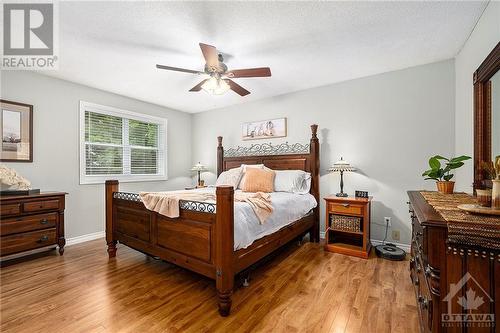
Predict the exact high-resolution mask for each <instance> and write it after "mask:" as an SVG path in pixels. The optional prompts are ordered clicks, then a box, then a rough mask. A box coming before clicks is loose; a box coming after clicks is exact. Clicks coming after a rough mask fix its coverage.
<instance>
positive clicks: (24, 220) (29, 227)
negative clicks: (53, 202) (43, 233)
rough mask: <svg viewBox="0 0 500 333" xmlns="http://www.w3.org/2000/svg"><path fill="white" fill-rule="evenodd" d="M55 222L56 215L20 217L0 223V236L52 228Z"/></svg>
mask: <svg viewBox="0 0 500 333" xmlns="http://www.w3.org/2000/svg"><path fill="white" fill-rule="evenodd" d="M56 222H57V213H48V214H39V215H29V216H22V217H18V218H11V219H5V220H2V221H1V226H0V234H1V235H2V236H5V235H11V234H17V233H20V232H26V231H33V230H40V229H47V228H54V227H55V226H56Z"/></svg>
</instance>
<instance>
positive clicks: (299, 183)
mask: <svg viewBox="0 0 500 333" xmlns="http://www.w3.org/2000/svg"><path fill="white" fill-rule="evenodd" d="M310 189H311V174H310V173H309V172H305V171H302V170H276V176H275V177H274V190H275V191H276V192H290V193H299V194H305V193H309V190H310Z"/></svg>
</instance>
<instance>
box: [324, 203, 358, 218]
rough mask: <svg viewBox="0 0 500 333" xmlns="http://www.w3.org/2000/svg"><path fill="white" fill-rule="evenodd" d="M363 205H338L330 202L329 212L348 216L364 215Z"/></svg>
mask: <svg viewBox="0 0 500 333" xmlns="http://www.w3.org/2000/svg"><path fill="white" fill-rule="evenodd" d="M363 208H364V206H362V205H356V204H351V203H336V202H330V203H329V204H328V210H329V211H330V212H332V213H339V214H348V215H363Z"/></svg>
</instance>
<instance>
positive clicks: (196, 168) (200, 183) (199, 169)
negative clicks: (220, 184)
mask: <svg viewBox="0 0 500 333" xmlns="http://www.w3.org/2000/svg"><path fill="white" fill-rule="evenodd" d="M207 170H208V169H207V167H206V166H204V165H203V164H201V163H200V162H198V163H197V164H196V165H194V166H193V167H192V168H191V171H197V172H198V186H203V185H204V183H205V181H204V180H201V172H202V171H207Z"/></svg>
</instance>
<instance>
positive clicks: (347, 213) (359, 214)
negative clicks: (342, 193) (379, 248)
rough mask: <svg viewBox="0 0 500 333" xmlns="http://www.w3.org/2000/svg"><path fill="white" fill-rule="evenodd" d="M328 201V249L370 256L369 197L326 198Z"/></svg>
mask: <svg viewBox="0 0 500 333" xmlns="http://www.w3.org/2000/svg"><path fill="white" fill-rule="evenodd" d="M324 200H325V202H326V220H325V221H326V229H325V230H326V231H325V240H326V243H325V250H326V251H330V252H335V253H342V254H347V255H350V256H355V257H360V258H365V259H367V258H368V257H369V255H370V249H371V244H370V203H371V197H369V198H353V197H336V196H329V197H326V198H324Z"/></svg>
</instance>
